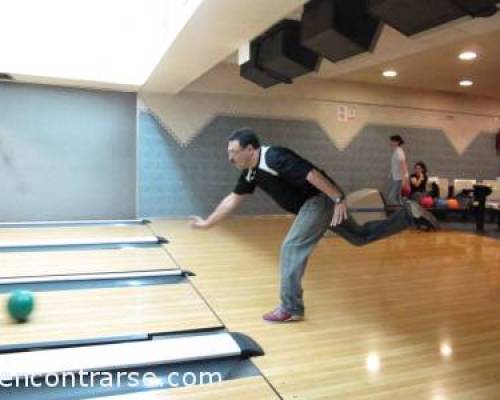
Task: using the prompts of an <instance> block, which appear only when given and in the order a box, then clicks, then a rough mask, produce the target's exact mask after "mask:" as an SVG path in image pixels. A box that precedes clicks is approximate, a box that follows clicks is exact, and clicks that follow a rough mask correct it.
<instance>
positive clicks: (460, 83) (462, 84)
mask: <svg viewBox="0 0 500 400" xmlns="http://www.w3.org/2000/svg"><path fill="white" fill-rule="evenodd" d="M458 84H459V85H460V86H472V85H473V84H474V82H472V81H471V80H469V79H464V80H461V81H460V82H459V83H458Z"/></svg>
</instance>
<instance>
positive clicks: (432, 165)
mask: <svg viewBox="0 0 500 400" xmlns="http://www.w3.org/2000/svg"><path fill="white" fill-rule="evenodd" d="M242 126H248V127H251V128H253V129H255V130H256V131H257V132H258V133H259V134H260V136H261V140H262V142H263V143H266V144H271V145H280V146H286V147H290V148H291V149H293V150H295V151H296V152H298V153H299V154H301V155H302V156H304V157H305V158H307V159H309V160H311V161H312V162H313V163H315V164H316V165H317V166H318V167H320V168H322V169H324V170H325V171H326V172H328V173H329V174H331V176H332V177H333V178H334V179H335V180H336V181H337V182H338V183H339V184H340V185H342V186H343V187H344V189H345V190H346V191H348V192H350V191H353V190H356V189H360V188H364V187H377V188H379V189H381V190H384V189H385V186H386V184H387V175H388V171H389V158H390V155H391V150H390V148H389V146H388V137H389V136H390V135H392V134H396V133H398V134H401V135H402V136H403V137H404V138H405V140H406V142H407V144H406V146H405V147H406V150H407V153H408V159H409V162H410V165H412V164H413V163H415V162H416V161H418V160H423V161H425V162H426V163H427V165H428V167H429V170H430V174H431V175H438V176H443V177H447V178H469V177H476V178H481V179H492V178H494V177H495V176H497V175H498V173H499V172H500V157H497V156H496V153H495V149H494V135H493V134H491V133H483V134H481V135H479V136H478V137H477V138H476V140H475V141H474V142H473V143H472V144H471V145H470V146H469V148H468V149H467V150H466V151H465V153H464V154H462V155H458V153H457V151H456V150H455V149H454V147H453V146H452V145H451V143H450V142H449V140H448V138H447V137H446V135H445V134H444V132H442V131H439V130H430V129H417V128H406V127H393V126H381V125H369V126H367V127H365V128H364V129H363V130H362V131H361V132H360V133H359V134H358V135H357V136H356V137H355V138H354V139H353V141H352V142H351V143H350V144H349V145H348V147H347V148H345V149H344V150H343V151H340V150H338V149H337V148H336V146H335V144H334V143H333V142H332V141H331V140H330V138H329V137H328V135H327V134H326V133H325V132H324V131H323V130H322V129H321V128H320V126H319V125H318V124H316V123H315V122H313V121H297V120H280V119H261V118H244V117H227V116H219V117H216V118H215V119H214V120H213V121H212V122H211V123H210V124H209V125H208V126H207V127H206V128H205V129H204V130H203V131H202V132H200V133H199V135H198V136H197V137H196V138H195V139H194V140H193V141H192V142H191V143H190V144H189V145H188V146H186V147H182V146H180V145H179V144H178V143H177V142H176V141H175V140H174V139H173V138H172V137H171V136H170V135H169V134H168V133H166V132H165V131H164V130H163V129H162V128H161V126H160V124H158V122H157V121H156V120H155V118H154V117H153V116H152V115H150V114H148V113H146V112H141V114H140V116H139V137H140V145H139V146H140V159H139V208H140V214H141V216H144V217H172V216H188V215H192V214H201V215H206V214H207V213H209V212H210V211H211V210H212V209H213V208H214V207H215V206H216V205H217V204H218V202H219V201H220V200H221V199H222V198H223V196H224V195H226V194H227V193H229V192H230V191H231V190H232V189H233V187H234V184H235V182H236V179H237V177H238V175H239V172H238V171H237V170H236V169H234V167H233V166H232V165H230V163H229V162H228V161H227V155H226V147H227V142H226V140H227V137H228V135H229V133H230V132H231V131H232V130H233V129H237V128H240V127H242ZM239 213H240V214H251V215H254V214H276V213H282V211H281V210H280V209H279V208H278V207H276V206H275V205H274V204H273V203H272V202H271V201H270V200H269V199H268V198H267V197H266V196H264V195H263V194H262V193H258V194H255V195H253V196H251V197H250V198H249V200H248V201H247V202H246V203H245V204H244V206H243V207H242V208H241V209H240V210H239Z"/></svg>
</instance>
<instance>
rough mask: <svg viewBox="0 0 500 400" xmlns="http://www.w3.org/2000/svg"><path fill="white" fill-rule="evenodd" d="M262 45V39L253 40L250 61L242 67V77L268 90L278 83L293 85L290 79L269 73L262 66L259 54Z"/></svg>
mask: <svg viewBox="0 0 500 400" xmlns="http://www.w3.org/2000/svg"><path fill="white" fill-rule="evenodd" d="M261 43H262V38H261V37H258V38H256V39H254V40H252V42H251V43H250V60H248V61H247V62H246V63H244V64H241V65H240V76H241V77H243V78H245V79H247V80H249V81H251V82H253V83H255V84H257V85H259V86H260V87H263V88H268V87H271V86H274V85H277V84H278V83H292V81H291V80H290V79H288V78H286V77H284V76H280V75H278V74H276V73H274V72H272V71H267V70H265V69H264V68H263V67H262V65H260V62H259V53H260V45H261Z"/></svg>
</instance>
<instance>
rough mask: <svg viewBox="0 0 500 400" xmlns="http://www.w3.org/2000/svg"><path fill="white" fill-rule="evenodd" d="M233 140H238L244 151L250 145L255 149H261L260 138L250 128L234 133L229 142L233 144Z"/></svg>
mask: <svg viewBox="0 0 500 400" xmlns="http://www.w3.org/2000/svg"><path fill="white" fill-rule="evenodd" d="M233 140H237V141H238V142H239V144H240V147H241V148H242V149H244V148H245V147H247V146H248V145H250V146H252V147H253V148H254V149H258V148H260V142H259V137H258V136H257V134H256V133H255V132H254V131H252V130H251V129H250V128H241V129H236V130H235V131H233V132H232V133H231V136H229V139H228V141H229V142H231V141H233Z"/></svg>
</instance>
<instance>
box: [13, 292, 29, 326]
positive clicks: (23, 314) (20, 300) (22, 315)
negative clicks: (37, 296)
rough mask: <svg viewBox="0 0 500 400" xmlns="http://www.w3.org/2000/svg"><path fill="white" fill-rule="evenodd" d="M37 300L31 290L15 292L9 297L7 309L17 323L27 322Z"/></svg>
mask: <svg viewBox="0 0 500 400" xmlns="http://www.w3.org/2000/svg"><path fill="white" fill-rule="evenodd" d="M34 306H35V300H34V298H33V293H31V292H30V291H29V290H15V291H14V292H12V293H11V294H10V296H9V301H8V302H7V309H8V311H9V314H10V316H11V317H12V318H13V319H15V320H16V321H17V322H25V321H26V320H27V319H28V317H29V316H30V314H31V313H32V312H33V308H34Z"/></svg>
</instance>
